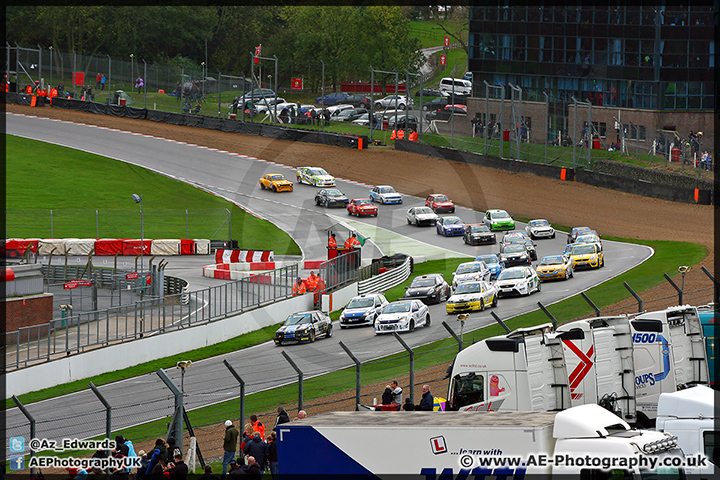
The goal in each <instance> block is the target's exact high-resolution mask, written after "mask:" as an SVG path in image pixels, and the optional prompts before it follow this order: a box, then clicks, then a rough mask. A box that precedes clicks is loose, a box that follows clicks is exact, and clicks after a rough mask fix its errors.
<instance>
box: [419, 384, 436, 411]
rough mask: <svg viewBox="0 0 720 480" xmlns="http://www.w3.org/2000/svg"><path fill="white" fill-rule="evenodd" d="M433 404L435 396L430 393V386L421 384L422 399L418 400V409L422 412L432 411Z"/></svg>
mask: <svg viewBox="0 0 720 480" xmlns="http://www.w3.org/2000/svg"><path fill="white" fill-rule="evenodd" d="M434 406H435V398H434V397H433V395H432V393H430V386H429V385H423V386H422V399H421V400H420V405H419V407H420V408H418V410H421V411H423V412H432V410H433V407H434Z"/></svg>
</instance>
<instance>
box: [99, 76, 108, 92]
mask: <svg viewBox="0 0 720 480" xmlns="http://www.w3.org/2000/svg"><path fill="white" fill-rule="evenodd" d="M106 80H107V79H106V78H105V74H102V76H101V77H100V90H103V91H104V90H105V81H106Z"/></svg>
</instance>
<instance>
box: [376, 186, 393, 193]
mask: <svg viewBox="0 0 720 480" xmlns="http://www.w3.org/2000/svg"><path fill="white" fill-rule="evenodd" d="M380 193H395V189H394V188H393V187H382V188H381V189H380Z"/></svg>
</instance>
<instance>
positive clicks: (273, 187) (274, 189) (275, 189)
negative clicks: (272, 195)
mask: <svg viewBox="0 0 720 480" xmlns="http://www.w3.org/2000/svg"><path fill="white" fill-rule="evenodd" d="M272 191H273V192H276V193H277V187H276V186H275V185H273V186H272Z"/></svg>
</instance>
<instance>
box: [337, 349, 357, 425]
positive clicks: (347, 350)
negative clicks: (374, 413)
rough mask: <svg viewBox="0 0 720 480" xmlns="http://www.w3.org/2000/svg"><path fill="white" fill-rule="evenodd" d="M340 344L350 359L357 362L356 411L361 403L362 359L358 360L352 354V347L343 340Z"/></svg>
mask: <svg viewBox="0 0 720 480" xmlns="http://www.w3.org/2000/svg"><path fill="white" fill-rule="evenodd" d="M338 343H339V344H340V347H342V349H343V350H345V353H347V354H348V356H349V357H350V359H351V360H352V361H353V362H355V411H357V410H358V408H359V407H358V405H359V404H360V387H361V383H360V366H361V363H360V360H358V359H357V358H356V357H355V355H353V354H352V352H351V351H350V349H349V348H348V347H346V346H345V344H344V343H343V342H338Z"/></svg>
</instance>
